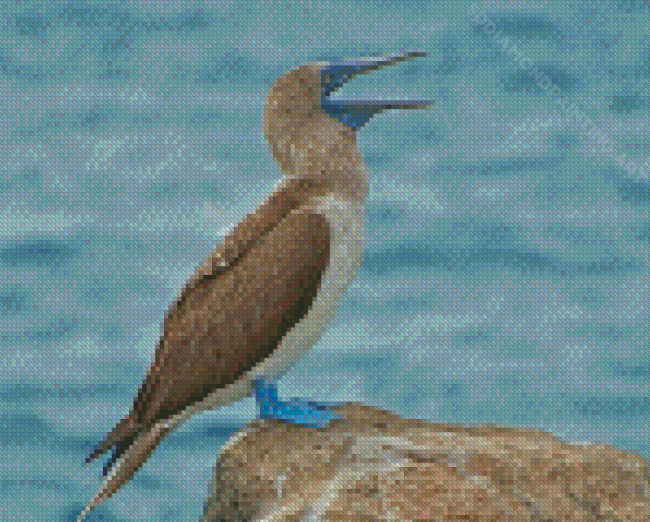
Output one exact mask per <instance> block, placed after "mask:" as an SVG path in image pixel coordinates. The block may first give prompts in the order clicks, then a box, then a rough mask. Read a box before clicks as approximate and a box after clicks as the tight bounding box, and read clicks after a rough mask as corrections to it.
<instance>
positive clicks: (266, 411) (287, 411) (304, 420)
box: [253, 378, 341, 428]
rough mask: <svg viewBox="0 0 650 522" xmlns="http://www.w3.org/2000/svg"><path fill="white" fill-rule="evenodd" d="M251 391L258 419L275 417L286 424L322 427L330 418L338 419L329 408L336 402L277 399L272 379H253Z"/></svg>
mask: <svg viewBox="0 0 650 522" xmlns="http://www.w3.org/2000/svg"><path fill="white" fill-rule="evenodd" d="M253 393H254V394H255V400H256V401H257V404H258V406H259V408H260V419H277V420H281V421H282V422H286V423H288V424H298V425H301V426H306V427H309V428H324V427H325V426H327V425H328V424H329V423H330V421H331V420H334V419H340V418H341V417H339V416H338V415H335V414H334V413H333V412H332V410H331V408H332V407H333V406H336V405H337V403H317V402H312V401H307V400H305V399H297V398H293V399H289V400H288V401H286V402H283V401H280V399H278V391H277V388H276V387H275V385H274V384H273V382H272V381H269V380H266V379H263V378H262V379H255V380H254V381H253Z"/></svg>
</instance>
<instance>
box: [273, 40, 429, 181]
mask: <svg viewBox="0 0 650 522" xmlns="http://www.w3.org/2000/svg"><path fill="white" fill-rule="evenodd" d="M419 56H425V53H420V52H410V53H404V54H400V55H394V56H387V57H377V58H358V59H349V60H341V61H336V62H310V63H307V64H304V65H301V66H299V67H297V68H296V69H293V70H291V71H289V72H288V73H286V74H284V75H283V76H281V77H279V78H278V79H277V80H276V81H275V83H274V84H273V87H272V88H271V91H270V93H269V97H268V100H267V103H266V108H265V113H264V135H265V137H266V139H267V140H268V142H269V145H270V147H271V152H272V153H273V157H274V158H275V160H276V161H277V162H278V163H279V164H280V166H281V167H282V170H283V174H284V175H285V176H300V177H304V176H313V175H314V174H313V172H319V171H320V170H319V169H323V168H328V169H330V170H331V168H332V166H333V165H334V163H333V162H334V161H335V162H336V163H337V165H336V168H339V169H341V170H346V169H356V168H361V169H362V168H364V163H363V157H362V156H361V154H360V153H359V152H358V150H357V148H356V133H357V131H359V130H360V129H361V128H362V127H363V126H364V124H365V123H367V122H368V121H369V120H370V119H371V118H372V117H373V116H374V115H375V114H378V113H380V112H382V111H384V110H388V109H420V108H424V107H426V106H427V105H430V104H431V102H429V101H383V100H382V101H379V100H363V101H359V100H354V101H353V100H338V99H331V98H330V95H331V94H332V93H333V92H335V91H336V90H337V89H339V88H340V87H342V86H343V85H344V84H345V83H346V82H348V81H349V80H351V79H352V78H354V77H355V76H356V75H358V74H367V73H369V72H371V71H375V70H378V69H382V68H383V67H387V66H389V65H394V64H396V63H398V62H402V61H406V60H410V59H413V58H417V57H419ZM325 163H327V165H326V164H325ZM310 172H311V173H310Z"/></svg>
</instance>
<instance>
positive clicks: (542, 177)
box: [0, 0, 650, 522]
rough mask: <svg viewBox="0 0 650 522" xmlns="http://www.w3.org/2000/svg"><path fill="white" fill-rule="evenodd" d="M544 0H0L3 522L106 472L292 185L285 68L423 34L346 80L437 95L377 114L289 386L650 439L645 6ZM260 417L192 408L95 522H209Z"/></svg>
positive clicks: (639, 441) (357, 91)
mask: <svg viewBox="0 0 650 522" xmlns="http://www.w3.org/2000/svg"><path fill="white" fill-rule="evenodd" d="M535 5H536V4H535V3H533V2H529V3H527V2H512V3H510V2H505V1H503V2H498V1H494V2H478V3H474V2H467V1H462V0H453V1H450V2H442V1H440V2H424V1H411V2H408V1H403V0H399V1H354V2H342V1H337V2H315V1H314V2H269V1H263V2H252V1H249V0H240V1H239V2H237V1H234V2H207V1H206V2H194V1H189V0H184V1H183V2H171V1H170V2H162V1H156V2H145V1H141V0H138V1H134V2H124V1H119V0H113V1H111V2H89V1H83V2H82V1H80V2H58V1H29V2H27V1H24V0H22V1H15V0H11V1H9V0H5V1H3V0H0V36H1V39H0V104H1V108H0V151H1V152H0V154H1V156H0V157H1V165H0V270H1V276H0V314H1V315H0V350H1V357H2V361H3V365H2V370H0V372H1V373H0V442H1V448H2V451H1V453H0V455H1V456H0V520H19V521H27V520H35V521H59V520H60V521H63V520H74V517H75V516H76V514H77V512H78V511H79V510H81V509H82V507H83V505H84V504H85V503H86V502H87V501H88V500H89V499H90V498H91V497H92V496H93V495H94V493H95V492H96V491H97V489H98V487H99V485H100V484H101V464H100V463H93V464H92V465H89V466H87V465H85V464H84V457H85V456H86V454H87V452H88V451H89V450H90V449H91V447H93V445H94V444H95V443H96V441H98V440H100V439H101V438H102V437H103V436H104V434H105V433H106V432H107V431H109V430H110V429H111V428H112V427H113V426H114V424H115V422H116V421H118V420H119V419H120V418H121V417H122V416H123V415H124V414H125V413H126V412H127V411H128V409H129V407H130V405H131V401H132V400H133V396H134V394H135V393H136V391H137V388H138V385H139V384H140V383H141V380H142V377H143V375H144V372H145V371H146V369H147V368H148V366H149V364H150V361H151V357H152V354H153V348H154V345H155V343H156V340H157V337H158V336H159V334H160V327H161V324H162V320H163V317H164V314H165V311H166V309H167V307H168V306H169V305H170V303H171V302H172V300H173V299H174V297H175V296H176V295H177V293H178V291H179V289H180V288H181V287H182V285H183V284H184V282H185V281H186V280H187V279H188V277H189V276H190V275H191V273H192V272H193V271H194V269H195V267H196V266H197V264H198V263H200V262H201V261H202V259H203V258H204V257H205V256H206V255H207V254H208V253H209V252H210V251H211V250H212V249H213V248H214V246H215V245H216V244H217V242H218V241H219V240H220V239H221V238H222V237H223V234H224V231H225V230H227V229H228V228H229V227H231V226H232V225H233V224H235V223H236V222H237V221H238V220H239V219H240V218H241V217H242V216H243V215H245V213H247V212H251V211H252V210H253V209H254V208H255V207H256V206H257V205H258V204H259V203H260V201H261V200H262V199H263V197H264V196H265V195H266V194H267V193H268V192H269V191H270V190H271V188H272V187H273V185H274V183H275V182H276V181H277V179H278V177H279V170H278V168H277V166H276V165H275V164H274V162H273V160H272V157H271V155H270V153H269V151H268V145H267V144H266V142H265V141H264V138H263V136H262V133H261V127H260V122H261V117H262V110H263V104H264V101H265V98H266V95H267V92H268V89H269V87H270V85H271V84H272V82H273V80H274V79H275V78H276V77H277V76H278V75H279V74H281V73H283V72H284V71H286V70H287V69H289V68H291V67H295V66H296V65H298V64H299V63H301V62H304V61H308V60H330V59H335V58H341V57H349V56H351V57H357V56H366V55H377V54H389V53H393V52H400V51H403V50H412V49H419V50H424V51H426V52H427V53H428V54H429V56H428V58H425V59H421V60H418V61H415V62H412V63H408V64H402V65H400V66H399V67H395V68H391V69H387V70H385V71H382V72H380V73H376V74H373V75H371V76H363V77H360V78H358V79H357V80H355V82H354V83H351V84H349V85H348V86H346V87H345V89H342V90H341V91H340V94H337V96H340V97H347V98H354V97H360V96H365V97H368V98H370V97H373V98H377V97H383V98H393V99H394V98H429V99H431V100H433V101H434V102H435V107H434V108H432V109H430V110H428V111H422V112H407V111H396V112H394V113H390V114H383V115H380V116H377V117H376V118H375V119H373V120H372V121H371V122H370V123H369V124H368V125H367V126H366V128H364V129H363V130H362V131H361V133H360V135H359V139H358V142H359V148H360V149H361V150H362V151H363V153H364V154H365V156H366V159H367V163H368V168H369V173H370V177H371V195H370V200H369V204H368V209H367V222H368V226H369V241H368V246H367V251H366V257H365V262H364V265H363V268H362V269H361V271H360V274H359V277H358V278H357V280H356V281H355V283H354V284H353V285H352V286H351V287H350V289H349V292H348V293H347V295H346V299H345V301H344V302H343V303H342V305H341V309H340V312H339V314H338V315H337V317H336V319H335V321H334V322H333V323H332V324H331V325H330V327H329V329H328V330H327V332H326V333H325V335H324V336H323V338H322V340H321V341H320V343H319V344H318V345H317V346H316V347H314V349H313V350H312V351H311V352H310V354H309V355H308V356H306V357H305V358H304V359H303V360H301V361H300V363H299V364H298V365H297V366H295V367H294V369H293V370H292V371H291V372H289V373H288V374H287V375H286V377H285V378H284V379H283V380H282V381H281V382H280V386H279V387H280V393H281V394H283V395H285V396H293V395H300V396H309V397H313V398H318V399H321V400H342V401H345V400H351V401H361V402H364V403H368V404H373V405H376V406H380V407H383V408H386V409H390V410H393V411H395V412H398V413H400V414H402V415H405V416H408V417H417V418H424V419H430V420H431V421H434V422H456V423H499V424H503V425H507V426H519V427H521V426H525V427H535V428H539V429H543V430H546V431H550V432H553V433H555V434H557V435H558V436H560V437H561V438H563V439H565V440H570V441H590V442H597V443H605V444H611V445H614V446H616V447H619V448H625V449H627V450H630V451H635V452H638V453H640V454H642V455H644V456H646V457H650V449H649V447H648V435H649V431H650V430H649V426H650V425H649V421H648V419H649V412H650V388H649V385H650V355H649V350H648V343H649V341H648V339H649V338H650V337H649V329H648V311H649V309H650V307H649V303H648V298H649V295H650V285H649V282H650V278H649V277H648V275H649V267H648V262H649V261H648V254H649V252H650V216H649V215H648V212H649V209H650V181H649V179H648V178H649V173H650V171H649V168H648V167H649V164H648V160H649V158H650V136H649V133H650V96H649V95H650V89H649V83H650V37H649V35H648V27H649V25H650V12H649V8H648V5H647V3H644V2H642V1H640V0H638V1H632V0H627V1H623V0H618V1H605V0H602V1H597V2H593V1H591V2H578V1H576V2H571V1H564V0H562V1H560V0H552V1H550V2H546V3H545V4H544V6H543V7H536V6H535ZM537 5H539V3H537ZM513 46H514V48H513ZM254 415H255V408H254V403H253V400H252V399H247V400H244V401H241V402H240V403H238V404H236V405H234V406H232V407H229V408H226V409H224V410H221V411H217V412H212V413H208V414H204V415H202V416H199V417H197V418H195V419H193V420H191V421H189V422H187V423H185V424H184V425H183V426H182V428H181V429H179V430H178V431H177V432H176V433H174V434H172V435H171V436H169V437H168V439H166V440H165V441H164V442H163V444H162V445H161V446H160V447H159V448H158V450H157V452H156V453H155V454H154V455H153V457H152V458H151V459H150V460H149V461H148V462H147V464H146V465H145V466H144V467H143V468H142V469H141V470H140V472H139V473H138V474H137V475H136V476H135V478H134V479H132V481H131V482H130V483H129V484H128V485H127V486H126V487H124V488H123V489H122V490H121V491H120V492H119V493H118V494H117V495H116V496H115V497H113V498H112V499H110V500H109V501H108V502H107V503H106V504H105V505H104V506H102V507H101V508H100V509H98V510H97V511H96V512H95V513H93V515H92V516H91V517H89V520H102V521H111V522H117V521H126V520H152V521H162V520H180V521H185V520H187V521H189V520H197V519H198V517H199V515H200V513H201V511H202V506H203V500H204V499H205V497H206V496H207V494H208V491H209V487H210V478H211V475H212V471H213V466H214V463H215V461H216V460H217V458H218V453H219V449H220V447H221V446H222V445H223V443H224V442H225V441H226V440H227V439H228V437H229V436H230V435H231V434H233V433H235V432H236V431H237V430H238V429H239V428H240V427H241V426H244V425H245V424H246V423H247V422H248V421H249V420H250V419H252V418H253V417H254Z"/></svg>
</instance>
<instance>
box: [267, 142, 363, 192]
mask: <svg viewBox="0 0 650 522" xmlns="http://www.w3.org/2000/svg"><path fill="white" fill-rule="evenodd" d="M283 138H285V139H277V140H275V143H273V144H272V145H271V151H272V153H273V157H274V158H275V160H276V161H277V163H278V164H279V166H280V168H281V169H282V179H283V180H285V181H291V180H294V181H297V182H300V183H301V184H302V185H303V186H305V187H308V189H307V190H308V191H309V194H310V196H311V197H314V196H321V197H322V196H334V197H338V198H343V199H347V200H351V201H355V202H360V203H363V202H364V201H365V199H366V197H367V196H368V191H369V180H368V176H367V174H366V166H365V162H364V160H363V156H362V154H361V153H360V152H359V151H358V149H357V147H356V143H355V139H354V136H341V135H340V134H328V133H327V132H324V133H320V134H319V135H318V136H310V135H309V134H307V133H305V134H302V135H301V136H295V135H294V136H286V137H284V136H283Z"/></svg>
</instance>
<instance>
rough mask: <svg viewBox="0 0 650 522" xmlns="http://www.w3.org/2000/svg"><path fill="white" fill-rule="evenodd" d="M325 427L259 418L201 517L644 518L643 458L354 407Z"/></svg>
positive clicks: (649, 480)
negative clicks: (303, 427) (298, 426)
mask: <svg viewBox="0 0 650 522" xmlns="http://www.w3.org/2000/svg"><path fill="white" fill-rule="evenodd" d="M336 411H337V413H339V414H341V415H342V416H344V417H345V419H344V420H341V421H333V422H332V424H331V425H330V426H329V428H328V429H327V430H306V429H300V428H295V427H293V426H289V425H287V424H282V423H279V422H277V421H259V420H257V421H254V422H253V423H251V425H250V426H249V427H248V428H247V429H246V430H242V432H241V433H240V434H238V435H237V436H235V437H233V440H232V441H231V442H229V443H228V444H227V445H226V447H225V448H224V450H223V452H222V454H221V456H220V457H219V460H218V462H217V465H216V468H215V473H214V477H213V481H212V490H211V493H210V496H209V498H208V500H207V502H206V505H205V509H204V513H203V517H202V518H201V521H202V522H222V521H225V520H229V521H244V520H248V521H251V522H253V521H262V520H277V521H292V520H323V521H353V520H430V521H439V522H446V521H449V520H475V521H483V520H485V521H488V520H490V521H492V520H494V521H496V520H503V521H506V520H517V521H520V522H525V521H530V522H532V521H535V520H575V521H578V520H620V521H622V520H629V521H638V522H643V521H647V520H650V503H649V502H648V489H649V488H650V474H649V471H650V466H649V463H648V461H647V460H645V459H643V458H642V457H640V456H639V455H634V454H629V453H625V452H623V451H621V450H618V449H616V448H613V447H612V446H602V445H571V444H568V443H565V442H562V441H561V440H560V439H558V438H556V437H553V436H552V435H550V434H548V433H544V432H541V431H537V430H531V429H516V428H502V427H498V426H489V425H483V426H475V427H460V426H458V425H449V424H431V423H427V422H424V421H420V420H413V419H402V418H400V417H398V416H397V415H394V414H392V413H390V412H386V411H382V410H379V409H374V408H370V407H368V406H363V405H360V404H350V405H348V406H346V407H341V408H337V409H336Z"/></svg>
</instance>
